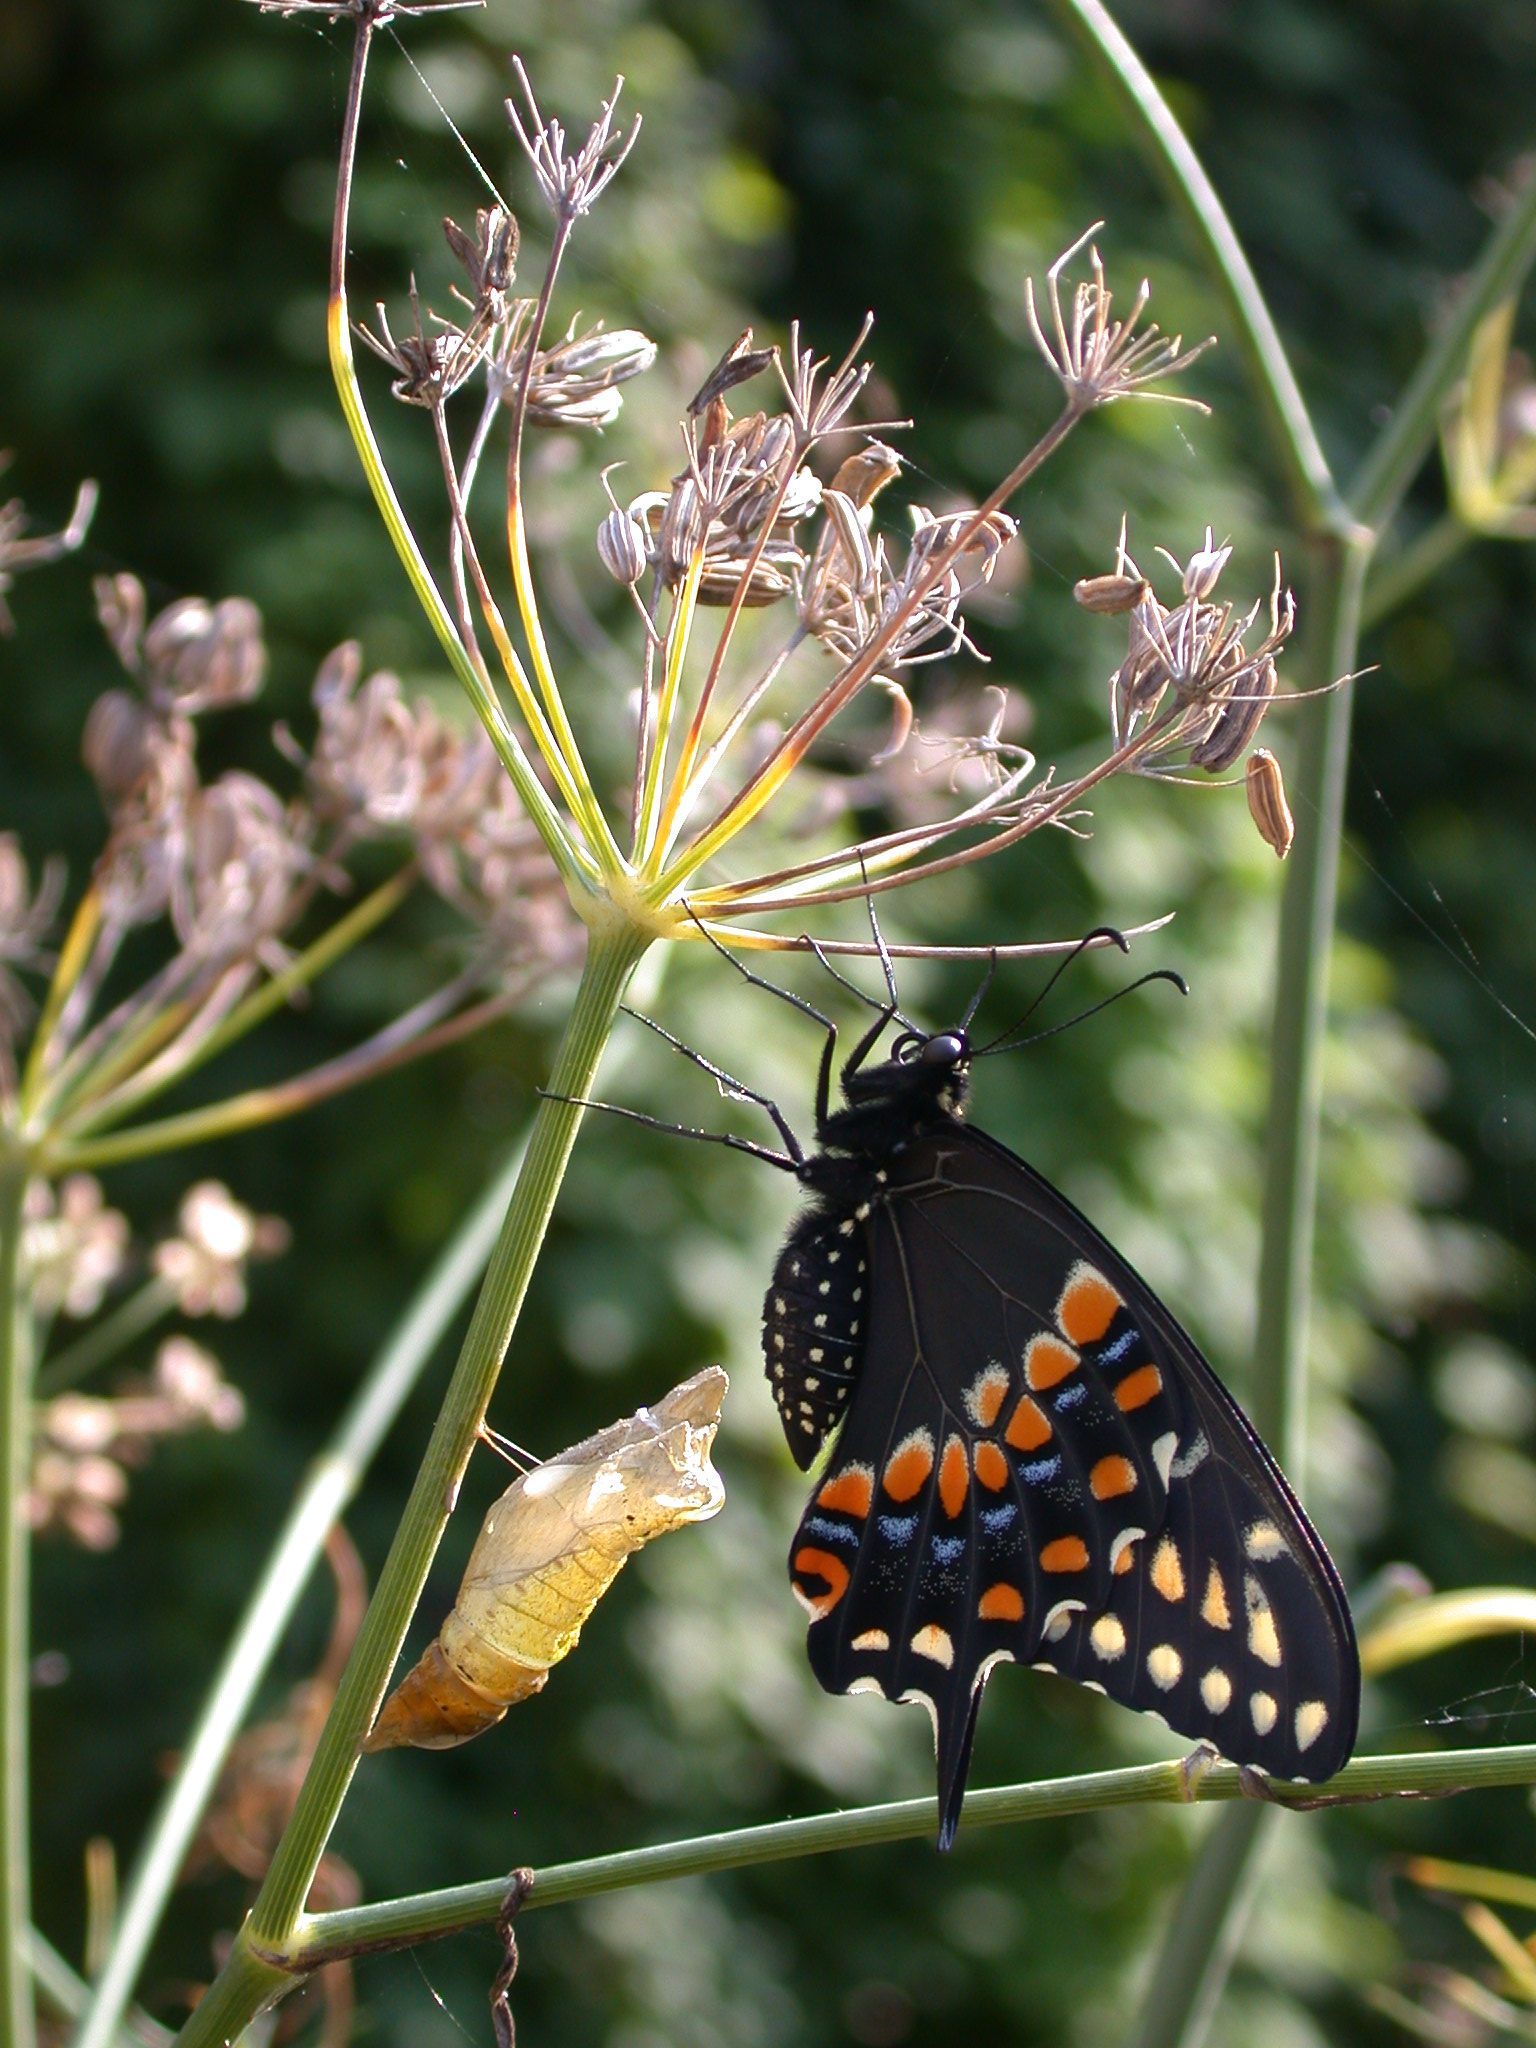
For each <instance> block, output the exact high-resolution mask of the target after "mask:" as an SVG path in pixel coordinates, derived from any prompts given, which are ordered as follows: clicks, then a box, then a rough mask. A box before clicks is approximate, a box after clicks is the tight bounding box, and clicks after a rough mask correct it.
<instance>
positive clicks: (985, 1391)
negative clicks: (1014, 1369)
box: [965, 1370, 1008, 1429]
mask: <svg viewBox="0 0 1536 2048" xmlns="http://www.w3.org/2000/svg"><path fill="white" fill-rule="evenodd" d="M965 1398H966V1406H967V1407H968V1408H969V1409H970V1411H971V1414H972V1415H973V1416H974V1417H975V1419H976V1423H977V1426H978V1428H981V1429H990V1428H991V1427H992V1425H993V1423H994V1422H996V1420H997V1418H998V1416H999V1415H1000V1414H1001V1413H1002V1409H1003V1403H1004V1401H1006V1400H1007V1398H1008V1375H1007V1373H1006V1372H1003V1371H1001V1370H991V1371H987V1372H984V1373H982V1374H980V1375H979V1376H978V1378H977V1379H975V1380H974V1381H973V1382H972V1384H971V1386H970V1389H969V1391H968V1392H967V1394H966V1397H965Z"/></svg>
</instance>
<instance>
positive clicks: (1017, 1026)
mask: <svg viewBox="0 0 1536 2048" xmlns="http://www.w3.org/2000/svg"><path fill="white" fill-rule="evenodd" d="M1101 939H1108V940H1109V941H1110V943H1111V944H1112V945H1116V946H1118V947H1119V948H1120V950H1121V952H1122V953H1129V951H1130V950H1131V942H1130V940H1129V939H1128V938H1127V937H1126V936H1125V933H1124V932H1122V931H1117V930H1116V929H1115V927H1114V926H1113V925H1112V924H1098V925H1095V926H1094V928H1093V930H1092V931H1091V932H1085V933H1084V934H1083V936H1082V938H1080V939H1079V940H1078V942H1077V944H1076V945H1075V946H1074V947H1073V948H1072V950H1071V952H1070V953H1069V954H1068V955H1067V957H1066V958H1065V959H1064V960H1063V961H1062V962H1061V963H1060V965H1059V966H1058V967H1057V968H1056V971H1055V972H1054V973H1053V974H1052V976H1051V978H1050V980H1049V981H1048V982H1047V983H1046V984H1045V987H1044V988H1043V989H1041V991H1040V993H1039V995H1037V996H1036V997H1035V999H1034V1001H1033V1002H1032V1003H1031V1004H1030V1006H1029V1008H1028V1009H1027V1010H1026V1011H1025V1012H1024V1014H1023V1016H1022V1017H1020V1018H1019V1019H1018V1020H1017V1021H1016V1022H1015V1023H1012V1024H1010V1025H1009V1026H1008V1029H1007V1030H1006V1031H1004V1032H1003V1033H1001V1035H1000V1036H999V1037H997V1038H994V1039H993V1041H992V1043H991V1044H990V1045H984V1046H982V1047H981V1048H980V1050H979V1051H978V1052H976V1053H974V1054H973V1055H972V1057H973V1058H977V1059H979V1058H980V1057H981V1054H982V1053H989V1052H1001V1051H1002V1050H1003V1048H1004V1041H1005V1040H1008V1041H1012V1040H1013V1035H1014V1033H1015V1032H1016V1031H1022V1030H1023V1029H1024V1026H1025V1025H1026V1024H1027V1023H1028V1022H1029V1020H1030V1018H1031V1017H1033V1015H1034V1014H1035V1012H1036V1010H1038V1009H1039V1007H1040V1005H1041V1004H1042V1003H1043V1002H1044V1001H1045V999H1046V997H1047V996H1048V995H1049V994H1050V992H1051V990H1052V989H1053V988H1054V987H1055V986H1056V984H1057V982H1058V981H1060V979H1061V977H1062V976H1063V975H1064V974H1065V973H1066V971H1067V969H1068V968H1069V967H1070V966H1071V965H1072V963H1073V961H1074V960H1078V959H1080V958H1081V957H1082V955H1083V954H1084V953H1086V952H1087V950H1088V948H1089V947H1090V946H1092V945H1096V944H1097V943H1098V942H1099V941H1100V940H1101Z"/></svg>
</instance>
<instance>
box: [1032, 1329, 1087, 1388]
mask: <svg viewBox="0 0 1536 2048" xmlns="http://www.w3.org/2000/svg"><path fill="white" fill-rule="evenodd" d="M1077 1367H1078V1357H1077V1353H1076V1352H1075V1351H1074V1350H1073V1349H1072V1346H1071V1345H1070V1344H1063V1343H1062V1341H1061V1339H1060V1338H1059V1337H1045V1336H1041V1337H1031V1338H1030V1340H1029V1343H1028V1345H1027V1347H1026V1348H1025V1352H1024V1377H1025V1379H1026V1380H1027V1381H1028V1382H1029V1384H1030V1385H1031V1386H1032V1387H1033V1388H1034V1390H1035V1392H1036V1393H1037V1394H1040V1393H1044V1391H1045V1389H1046V1388H1047V1387H1054V1386H1057V1385H1058V1384H1059V1383H1060V1382H1061V1381H1062V1380H1064V1379H1065V1378H1066V1377H1067V1375H1068V1373H1072V1372H1076V1371H1077Z"/></svg>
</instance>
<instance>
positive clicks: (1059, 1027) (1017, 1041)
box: [971, 967, 1189, 1059]
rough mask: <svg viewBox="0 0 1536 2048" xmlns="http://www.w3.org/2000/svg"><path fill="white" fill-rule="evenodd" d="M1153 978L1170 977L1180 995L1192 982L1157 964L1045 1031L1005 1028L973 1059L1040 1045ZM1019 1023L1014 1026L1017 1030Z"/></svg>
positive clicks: (1184, 993) (1133, 991)
mask: <svg viewBox="0 0 1536 2048" xmlns="http://www.w3.org/2000/svg"><path fill="white" fill-rule="evenodd" d="M1150 981H1170V982H1172V984H1173V986H1174V987H1175V988H1176V989H1177V990H1178V992H1179V994H1180V995H1181V996H1187V995H1188V994H1189V983H1188V982H1187V981H1186V980H1185V979H1184V977H1183V975H1182V974H1175V973H1174V971H1173V969H1172V968H1171V967H1154V968H1153V969H1152V971H1151V973H1150V974H1143V975H1140V976H1139V977H1138V978H1137V979H1136V980H1135V981H1130V982H1127V983H1126V985H1125V987H1124V988H1117V989H1116V990H1115V992H1114V994H1113V995H1112V996H1105V998H1104V1000H1103V1001H1102V1002H1099V1003H1091V1004H1090V1005H1089V1007H1088V1008H1087V1009H1086V1010H1079V1011H1078V1013H1077V1015H1076V1016H1075V1017H1065V1018H1063V1019H1062V1021H1061V1023H1059V1024H1048V1025H1047V1026H1046V1028H1045V1030H1044V1031H1034V1032H1031V1033H1030V1035H1029V1037H1028V1038H1015V1037H1014V1036H1013V1032H1004V1034H1003V1036H1002V1037H1001V1038H994V1039H993V1041H992V1043H991V1044H990V1045H984V1046H983V1047H982V1048H981V1051H980V1052H979V1053H972V1055H971V1057H972V1059H981V1058H983V1057H984V1056H985V1055H986V1054H987V1053H993V1052H1016V1051H1017V1050H1018V1048H1019V1047H1020V1046H1021V1045H1038V1044H1039V1043H1040V1041H1041V1039H1042V1038H1054V1037H1055V1036H1056V1034H1057V1032H1058V1031H1070V1030H1071V1028H1072V1026H1073V1025H1074V1024H1081V1023H1083V1022H1084V1021H1085V1020H1086V1019H1087V1018H1089V1017H1097V1015H1098V1014H1099V1012H1100V1010H1107V1009H1108V1008H1109V1006H1110V1004H1111V1003H1118V1002H1119V1000H1120V998H1121V997H1122V996H1130V995H1134V994H1135V993H1136V991H1137V989H1139V988H1145V987H1146V986H1147V983H1148V982H1150ZM1018 1028H1019V1027H1018V1026H1017V1025H1015V1026H1014V1030H1015V1031H1016V1030H1017V1029H1018Z"/></svg>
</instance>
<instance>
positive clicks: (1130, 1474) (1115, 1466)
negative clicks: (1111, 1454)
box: [1088, 1457, 1136, 1500]
mask: <svg viewBox="0 0 1536 2048" xmlns="http://www.w3.org/2000/svg"><path fill="white" fill-rule="evenodd" d="M1088 1484H1089V1486H1090V1487H1091V1488H1092V1490H1093V1497H1094V1499H1095V1500H1115V1499H1117V1498H1118V1497H1119V1495H1121V1494H1122V1493H1134V1492H1135V1491H1136V1467H1135V1466H1134V1465H1133V1464H1132V1463H1131V1461H1130V1459H1129V1458H1119V1457H1115V1458H1100V1460H1099V1461H1098V1463H1097V1464H1096V1465H1095V1466H1094V1468H1093V1470H1092V1471H1091V1472H1090V1473H1089V1474H1088Z"/></svg>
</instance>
